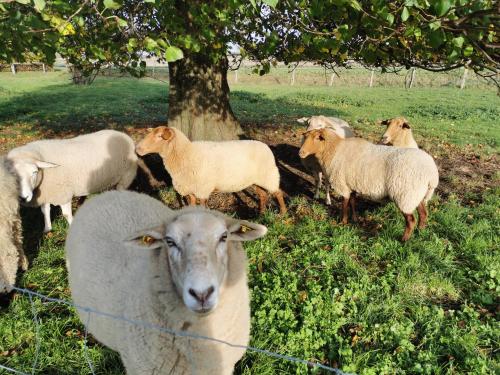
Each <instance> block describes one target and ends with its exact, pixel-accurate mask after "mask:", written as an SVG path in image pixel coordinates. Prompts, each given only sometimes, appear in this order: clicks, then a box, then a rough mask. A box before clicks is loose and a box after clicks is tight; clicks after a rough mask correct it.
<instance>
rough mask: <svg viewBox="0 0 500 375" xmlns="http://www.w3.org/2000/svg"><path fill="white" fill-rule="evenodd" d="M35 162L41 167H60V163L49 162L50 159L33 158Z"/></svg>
mask: <svg viewBox="0 0 500 375" xmlns="http://www.w3.org/2000/svg"><path fill="white" fill-rule="evenodd" d="M33 164H35V165H36V166H37V167H38V168H40V169H46V168H55V167H59V165H58V164H54V163H49V162H48V161H41V160H33Z"/></svg>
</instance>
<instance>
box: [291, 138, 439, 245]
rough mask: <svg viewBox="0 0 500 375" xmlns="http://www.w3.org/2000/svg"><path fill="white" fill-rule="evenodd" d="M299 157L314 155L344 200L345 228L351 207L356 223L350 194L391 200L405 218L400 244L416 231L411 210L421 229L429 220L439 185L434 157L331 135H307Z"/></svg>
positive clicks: (410, 150)
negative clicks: (428, 202) (428, 205)
mask: <svg viewBox="0 0 500 375" xmlns="http://www.w3.org/2000/svg"><path fill="white" fill-rule="evenodd" d="M299 155H300V157H301V158H305V157H307V156H309V155H316V157H317V158H318V161H319V163H320V164H321V166H322V168H323V170H324V171H325V173H326V176H327V178H328V181H329V182H330V184H331V186H332V188H333V189H334V190H335V192H337V193H338V194H339V195H341V196H342V197H343V198H344V201H343V204H342V222H343V223H344V224H347V221H348V209H349V204H350V205H351V209H352V212H353V219H354V220H356V213H355V201H354V194H359V195H362V196H365V197H367V198H369V199H372V200H382V199H384V198H386V197H387V198H390V199H391V200H393V201H394V202H395V203H396V205H397V206H398V208H399V209H400V210H401V212H402V213H403V215H404V217H405V219H406V229H405V232H404V234H403V238H402V240H403V241H406V240H408V239H409V238H410V236H411V234H412V232H413V229H414V227H415V216H414V215H413V212H414V210H415V209H416V208H417V210H418V214H419V228H424V227H425V225H426V220H427V208H426V203H427V201H428V200H429V199H430V198H431V197H432V194H433V192H434V189H435V188H436V187H437V185H438V182H439V175H438V169H437V167H436V164H435V162H434V160H433V159H432V157H431V156H430V155H428V154H427V153H425V152H424V151H422V150H419V149H408V148H397V147H388V146H381V145H374V144H372V143H370V142H368V141H365V140H364V139H361V138H346V139H343V138H341V137H339V136H338V135H337V134H336V133H335V132H334V131H332V130H330V129H320V130H312V131H310V132H308V133H307V135H306V140H305V142H304V144H303V145H302V147H301V149H300V152H299Z"/></svg>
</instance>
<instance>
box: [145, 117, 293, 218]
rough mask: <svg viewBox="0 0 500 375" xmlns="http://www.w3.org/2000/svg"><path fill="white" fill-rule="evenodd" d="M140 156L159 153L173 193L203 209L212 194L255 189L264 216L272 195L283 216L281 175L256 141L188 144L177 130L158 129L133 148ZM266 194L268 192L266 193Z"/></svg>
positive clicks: (261, 145) (269, 151) (265, 149)
mask: <svg viewBox="0 0 500 375" xmlns="http://www.w3.org/2000/svg"><path fill="white" fill-rule="evenodd" d="M136 152H137V153H138V154H139V155H140V156H144V155H146V154H150V153H159V154H160V156H161V157H162V159H163V163H164V165H165V168H166V170H167V172H168V173H169V174H170V176H171V177H172V184H173V186H174V189H175V190H176V191H177V192H178V193H179V194H180V195H182V196H188V198H189V204H191V205H193V204H196V199H200V203H201V204H202V205H206V202H207V200H208V198H209V196H210V194H211V193H212V192H213V191H219V192H223V193H234V192H237V191H241V190H243V189H246V188H247V187H249V186H251V185H255V186H256V189H257V193H258V195H259V208H260V212H263V211H264V210H265V208H266V205H267V199H268V194H267V192H269V193H272V194H273V195H274V196H275V197H276V199H277V201H278V203H279V206H280V212H281V213H285V212H286V206H285V201H284V199H283V193H282V191H281V190H280V188H279V184H280V174H279V171H278V167H277V166H276V161H275V160H274V155H273V153H272V152H271V150H270V149H269V147H268V146H267V145H266V144H264V143H262V142H258V141H247V140H245V141H225V142H205V141H198V142H191V141H190V140H189V139H188V138H187V137H186V136H185V135H184V134H183V133H182V132H181V131H180V130H177V129H175V128H169V127H166V126H160V127H157V128H155V129H153V130H152V131H151V132H150V133H149V134H148V135H146V137H145V138H144V139H143V140H142V141H140V142H139V143H138V144H137V146H136ZM266 191H267V192H266Z"/></svg>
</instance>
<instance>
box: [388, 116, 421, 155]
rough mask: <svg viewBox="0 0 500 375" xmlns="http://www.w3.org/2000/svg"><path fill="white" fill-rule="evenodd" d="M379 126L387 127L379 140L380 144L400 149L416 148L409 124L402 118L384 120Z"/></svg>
mask: <svg viewBox="0 0 500 375" xmlns="http://www.w3.org/2000/svg"><path fill="white" fill-rule="evenodd" d="M380 124H381V125H386V126H387V130H386V131H385V133H384V135H383V136H382V139H381V140H380V142H381V143H382V144H384V145H392V146H394V147H402V148H418V145H417V142H415V139H414V138H413V133H412V131H411V127H410V124H409V123H408V120H406V119H405V118H404V117H397V118H393V119H389V120H384V121H382V122H381V123H380Z"/></svg>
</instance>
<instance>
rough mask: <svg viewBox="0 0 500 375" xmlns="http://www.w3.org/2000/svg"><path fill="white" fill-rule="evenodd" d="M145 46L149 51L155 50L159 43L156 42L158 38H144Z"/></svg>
mask: <svg viewBox="0 0 500 375" xmlns="http://www.w3.org/2000/svg"><path fill="white" fill-rule="evenodd" d="M144 47H146V49H147V50H148V51H152V50H154V49H155V48H156V47H158V43H156V40H154V39H151V38H150V37H149V36H148V37H146V39H144Z"/></svg>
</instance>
